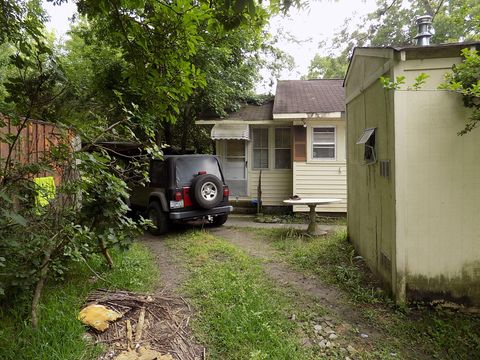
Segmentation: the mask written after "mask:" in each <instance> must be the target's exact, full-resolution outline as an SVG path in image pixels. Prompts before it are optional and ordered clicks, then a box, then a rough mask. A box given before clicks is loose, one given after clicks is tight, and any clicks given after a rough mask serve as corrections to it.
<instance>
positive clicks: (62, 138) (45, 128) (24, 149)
mask: <svg viewBox="0 0 480 360" xmlns="http://www.w3.org/2000/svg"><path fill="white" fill-rule="evenodd" d="M18 122H20V125H14V124H16V123H18ZM19 129H21V130H20V133H19ZM17 135H19V138H18V140H17V142H16V144H15V146H14V147H13V149H12V153H11V155H10V159H11V161H13V162H18V163H21V164H28V163H36V162H39V161H41V160H42V159H43V157H44V156H45V154H46V153H47V152H48V151H49V149H50V148H52V146H57V145H59V144H61V143H62V142H63V143H65V142H68V143H70V144H71V145H72V146H73V145H74V141H75V136H74V133H73V132H72V131H71V130H68V129H62V128H60V127H58V126H57V125H55V124H52V123H48V122H44V121H39V120H27V121H26V122H25V119H20V121H16V122H15V121H13V120H12V119H11V118H10V117H8V116H5V115H2V114H0V137H1V138H4V137H5V136H12V137H13V136H17ZM9 149H10V146H9V144H8V142H5V141H3V140H1V141H0V164H1V163H3V162H4V161H6V158H7V157H8V153H9ZM38 176H53V177H54V179H55V183H56V184H57V185H58V184H59V182H60V174H59V173H58V172H56V173H54V174H53V175H52V174H51V173H48V174H47V173H43V174H38Z"/></svg>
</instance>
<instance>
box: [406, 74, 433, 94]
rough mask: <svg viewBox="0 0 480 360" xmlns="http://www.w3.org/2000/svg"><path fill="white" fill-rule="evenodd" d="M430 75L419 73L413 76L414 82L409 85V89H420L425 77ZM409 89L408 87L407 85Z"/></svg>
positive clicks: (425, 79) (425, 80)
mask: <svg viewBox="0 0 480 360" xmlns="http://www.w3.org/2000/svg"><path fill="white" fill-rule="evenodd" d="M429 77H430V75H428V74H425V73H421V74H419V75H418V76H417V77H415V82H414V83H413V85H412V86H411V89H413V90H420V89H421V87H422V86H423V85H425V83H426V82H427V79H428V78H429ZM409 89H410V87H409Z"/></svg>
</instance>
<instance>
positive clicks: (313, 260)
mask: <svg viewBox="0 0 480 360" xmlns="http://www.w3.org/2000/svg"><path fill="white" fill-rule="evenodd" d="M252 230H253V231H254V232H255V233H256V234H257V235H258V236H259V237H260V238H261V239H266V240H267V241H269V242H270V243H272V244H273V246H274V247H275V248H276V249H277V250H280V251H281V252H282V254H284V255H285V256H286V257H287V260H288V261H289V262H290V263H291V264H293V265H295V266H296V267H298V268H300V269H303V270H306V271H309V272H312V273H314V274H316V275H318V276H319V277H320V278H321V279H322V280H323V281H325V282H326V283H329V284H334V285H336V286H338V287H340V288H341V289H343V290H345V292H346V295H347V296H348V297H349V299H350V300H352V301H354V302H361V303H377V302H383V301H386V300H387V298H386V296H385V294H384V293H383V291H381V290H380V289H379V286H378V284H377V283H375V282H372V277H371V276H370V274H369V272H368V271H366V268H365V265H364V263H363V261H362V260H361V259H360V258H358V257H356V256H355V250H354V248H353V246H352V245H351V244H350V243H349V242H348V241H347V240H346V231H338V232H334V233H331V234H329V236H327V237H324V236H321V237H311V236H308V235H305V234H304V232H302V231H300V230H295V229H252Z"/></svg>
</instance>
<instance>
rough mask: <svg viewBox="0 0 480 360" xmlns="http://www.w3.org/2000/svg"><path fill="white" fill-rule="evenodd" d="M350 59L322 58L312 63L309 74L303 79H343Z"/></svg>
mask: <svg viewBox="0 0 480 360" xmlns="http://www.w3.org/2000/svg"><path fill="white" fill-rule="evenodd" d="M347 67H348V59H347V58H346V57H344V56H339V57H335V56H333V55H332V56H320V55H319V54H317V55H315V57H314V58H313V59H312V61H311V62H310V66H309V67H308V73H307V75H305V76H302V79H304V80H308V79H343V78H344V77H345V73H346V72H347Z"/></svg>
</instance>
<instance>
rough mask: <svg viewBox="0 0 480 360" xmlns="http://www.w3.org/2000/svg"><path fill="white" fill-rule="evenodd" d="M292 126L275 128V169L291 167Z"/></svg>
mask: <svg viewBox="0 0 480 360" xmlns="http://www.w3.org/2000/svg"><path fill="white" fill-rule="evenodd" d="M291 144H292V140H291V130H290V128H276V129H275V169H290V168H291V164H292V145H291Z"/></svg>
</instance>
